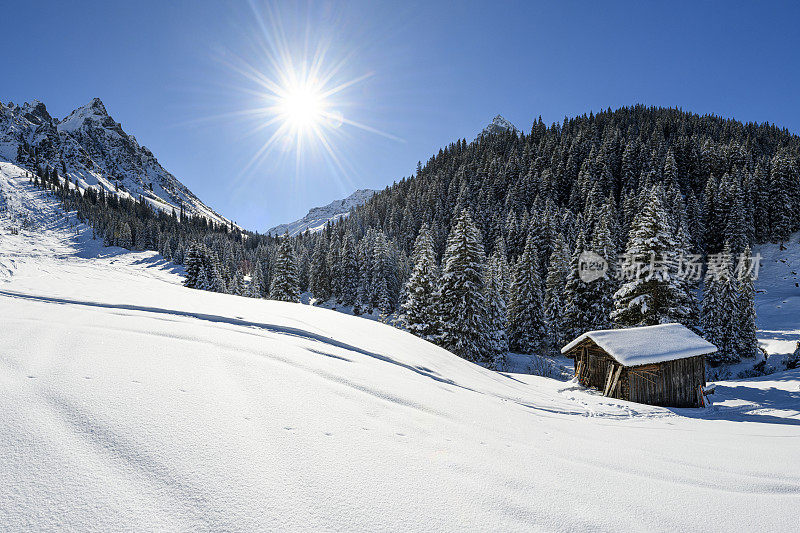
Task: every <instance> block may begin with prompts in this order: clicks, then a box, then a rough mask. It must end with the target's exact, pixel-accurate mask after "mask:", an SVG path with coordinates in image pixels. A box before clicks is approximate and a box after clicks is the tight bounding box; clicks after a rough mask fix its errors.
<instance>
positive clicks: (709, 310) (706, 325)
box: [702, 243, 739, 365]
mask: <svg viewBox="0 0 800 533" xmlns="http://www.w3.org/2000/svg"><path fill="white" fill-rule="evenodd" d="M736 304H737V296H736V289H735V286H734V280H733V267H732V264H731V251H730V246H729V245H728V243H725V247H724V248H723V251H722V252H721V253H719V254H715V255H714V256H709V264H708V270H707V272H706V277H705V283H704V287H703V314H702V325H703V333H704V335H705V338H706V339H708V341H709V342H711V343H712V344H713V345H715V346H716V347H717V352H716V353H714V354H711V355H708V356H706V359H707V360H708V361H709V362H710V363H711V364H712V365H717V364H721V363H735V362H737V361H738V360H739V356H738V354H737V352H736V350H737V344H738V342H737V338H736V333H737V332H736V325H737V324H736V318H737V309H736Z"/></svg>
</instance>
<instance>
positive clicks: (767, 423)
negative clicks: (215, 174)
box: [0, 164, 800, 531]
mask: <svg viewBox="0 0 800 533" xmlns="http://www.w3.org/2000/svg"><path fill="white" fill-rule="evenodd" d="M18 174H19V170H18V169H16V168H15V167H12V166H11V165H2V164H0V189H1V190H2V192H3V193H4V194H5V197H6V198H9V199H11V201H6V202H5V205H10V204H13V205H14V206H15V207H14V212H15V213H23V212H24V213H27V214H28V215H29V217H30V218H31V219H32V220H34V222H33V223H31V224H30V225H29V227H30V228H31V229H28V230H23V231H22V232H21V233H20V235H11V234H10V233H9V230H8V227H9V226H10V223H9V222H8V216H7V215H8V213H9V211H10V209H5V210H3V211H2V212H0V260H2V264H3V265H4V266H3V267H2V268H0V324H2V334H1V335H0V419H2V420H3V423H2V424H0V451H2V453H0V479H2V483H0V524H3V529H7V530H10V531H22V530H30V529H37V530H53V529H63V530H79V531H143V530H144V531H154V530H159V531H164V530H169V531H188V530H192V531H263V530H284V531H285V530H317V531H318V530H326V531H330V530H347V531H352V530H369V531H383V530H386V531H388V530H391V531H397V530H403V531H422V530H424V531H431V530H436V531H464V530H475V531H478V530H479V531H532V530H549V531H575V530H593V531H630V530H636V531H644V530H647V531H675V530H702V531H731V530H734V531H787V530H791V529H793V528H794V527H795V526H796V520H797V517H796V510H797V508H798V504H800V451H799V450H800V412H798V409H799V408H800V407H799V406H800V372H788V373H787V372H785V373H781V374H776V375H773V376H769V377H768V378H761V379H756V380H748V381H730V382H723V383H720V384H719V385H718V387H717V392H716V394H715V397H714V399H715V401H717V402H718V405H716V406H715V407H712V408H710V409H706V410H701V409H664V408H658V407H650V406H645V405H638V404H633V403H628V402H624V401H619V400H612V399H607V398H602V397H600V396H598V395H596V394H593V393H591V392H587V391H584V390H581V389H580V388H578V387H577V386H575V385H574V384H570V383H563V382H559V381H555V380H551V379H547V378H540V377H535V376H524V375H504V374H498V373H494V372H491V371H488V370H485V369H483V368H481V367H478V366H476V365H473V364H470V363H468V362H466V361H464V360H461V359H459V358H457V357H455V356H453V355H452V354H450V353H449V352H446V351H444V350H442V349H440V348H438V347H436V346H433V345H431V344H428V343H426V342H424V341H421V340H419V339H417V338H416V337H413V336H411V335H409V334H406V333H404V332H402V331H400V330H397V329H394V328H392V327H389V326H386V325H383V324H380V323H376V322H374V321H369V320H363V319H360V318H357V317H350V316H347V315H344V314H340V313H336V312H333V311H328V310H324V309H319V308H315V307H311V306H304V305H299V304H288V303H281V302H272V301H266V300H252V299H245V298H239V297H236V296H229V295H222V294H216V293H210V292H202V291H194V290H190V289H185V288H183V287H182V286H181V285H180V276H179V274H178V273H177V272H175V271H174V270H173V269H172V268H171V267H170V265H169V264H166V263H164V261H163V260H161V259H160V258H159V256H158V255H156V254H154V253H152V252H141V253H131V252H127V251H125V250H122V249H119V248H101V247H99V246H98V245H97V243H96V242H94V241H92V240H91V239H90V238H89V236H90V233H91V232H90V231H87V230H86V229H85V228H83V227H81V226H78V227H77V231H76V228H75V227H74V216H72V217H65V216H64V214H62V213H60V212H59V211H58V208H57V207H56V206H55V205H54V203H53V202H52V201H51V200H50V199H49V198H48V197H47V195H46V193H44V192H42V191H38V190H34V189H33V188H32V187H30V186H29V185H28V184H27V182H26V181H25V180H24V179H19V178H16V177H15V176H16V175H18Z"/></svg>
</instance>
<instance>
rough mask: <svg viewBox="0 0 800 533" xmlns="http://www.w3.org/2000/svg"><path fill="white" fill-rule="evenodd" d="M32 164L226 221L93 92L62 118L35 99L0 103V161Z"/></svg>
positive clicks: (87, 183)
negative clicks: (138, 138) (171, 170)
mask: <svg viewBox="0 0 800 533" xmlns="http://www.w3.org/2000/svg"><path fill="white" fill-rule="evenodd" d="M3 160H6V161H9V162H14V163H18V164H20V165H22V166H28V168H31V169H33V168H34V165H35V164H36V162H37V161H38V162H39V164H40V165H45V166H49V167H51V168H55V169H56V170H57V171H58V173H59V175H62V176H63V175H64V174H65V173H66V175H67V176H69V178H70V179H71V180H72V181H73V182H76V183H77V184H78V185H79V186H80V187H81V188H85V187H87V186H94V187H100V188H102V189H105V190H106V191H109V192H116V193H117V194H119V195H120V196H128V195H131V196H133V197H134V198H139V197H140V196H141V197H143V198H144V199H145V201H147V202H148V203H150V205H151V206H153V207H155V208H158V209H162V210H164V211H166V212H171V211H172V210H173V209H175V210H176V212H178V211H179V210H180V208H181V206H183V209H184V210H185V212H186V213H187V214H190V215H197V216H203V217H206V218H207V219H209V220H212V221H214V222H217V223H227V222H228V221H227V220H226V219H225V218H223V217H222V216H221V215H219V214H217V213H215V212H214V211H213V210H212V209H211V208H210V207H208V206H207V205H205V204H204V203H203V202H201V201H200V199H199V198H197V197H196V196H195V195H194V194H192V192H191V191H190V190H189V189H188V188H187V187H186V186H185V185H183V184H182V183H181V182H180V181H178V179H177V178H175V176H173V175H172V174H170V173H169V172H167V171H166V170H165V169H164V167H162V166H161V164H160V163H159V162H158V160H157V159H156V158H155V156H154V155H153V153H152V152H151V151H150V150H148V149H147V148H146V147H144V146H140V145H139V143H138V142H137V141H136V138H134V137H133V136H132V135H128V134H126V133H125V131H124V130H123V129H122V126H121V125H120V124H119V123H118V122H115V121H114V119H113V118H111V117H110V116H109V115H108V112H107V111H106V108H105V106H104V105H103V102H101V101H100V99H99V98H95V99H94V100H92V101H91V102H89V103H88V104H86V105H84V106H82V107H79V108H78V109H76V110H74V111H73V112H72V113H70V114H69V115H68V116H67V117H66V118H64V119H63V120H58V119H55V118H53V117H51V116H50V114H49V113H48V111H47V108H46V107H45V105H44V104H43V103H41V102H39V101H36V100H34V101H33V102H29V103H25V104H23V105H15V104H13V103H9V104H7V105H3V104H2V103H0V161H3Z"/></svg>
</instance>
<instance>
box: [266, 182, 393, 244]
mask: <svg viewBox="0 0 800 533" xmlns="http://www.w3.org/2000/svg"><path fill="white" fill-rule="evenodd" d="M376 192H378V191H374V190H372V189H359V190H357V191H356V192H354V193H353V194H351V195H350V196H348V197H347V198H344V199H343V200H336V201H333V202H331V203H329V204H328V205H325V206H322V207H315V208H313V209H311V211H309V212H308V214H307V215H306V216H304V217H303V218H301V219H300V220H295V221H294V222H290V223H288V224H281V225H279V226H275V227H274V228H270V229H269V230H267V233H268V234H269V235H283V234H284V233H286V232H289V235H290V236H295V235H299V234H301V233H303V232H304V231H306V230H310V231H311V232H312V233H314V232H317V231H320V230H321V229H323V228H324V227H325V224H327V223H328V222H329V221H331V222H335V221H336V220H339V219H340V218H344V217H346V216H347V215H348V214H350V211H351V210H353V208H356V207H358V206H360V205H364V203H366V201H367V200H369V199H370V198H372V197H373V196H374V195H375V193H376Z"/></svg>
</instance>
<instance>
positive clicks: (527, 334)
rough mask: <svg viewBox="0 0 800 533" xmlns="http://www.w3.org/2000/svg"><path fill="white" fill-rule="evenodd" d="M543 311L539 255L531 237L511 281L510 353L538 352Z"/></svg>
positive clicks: (544, 333)
mask: <svg viewBox="0 0 800 533" xmlns="http://www.w3.org/2000/svg"><path fill="white" fill-rule="evenodd" d="M543 307H544V297H543V296H542V278H541V276H540V275H539V261H538V252H537V250H536V247H535V246H534V244H533V237H531V236H528V239H527V241H526V242H525V250H524V251H523V252H522V256H520V258H519V260H518V261H517V264H516V265H515V267H514V281H513V282H512V284H511V301H510V302H509V306H508V337H509V346H510V348H511V350H512V351H515V352H520V353H535V352H538V351H540V350H541V348H542V345H543V343H544V341H545V339H546V337H547V328H546V326H545V321H544V310H543Z"/></svg>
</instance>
